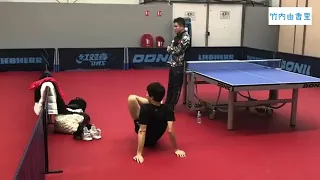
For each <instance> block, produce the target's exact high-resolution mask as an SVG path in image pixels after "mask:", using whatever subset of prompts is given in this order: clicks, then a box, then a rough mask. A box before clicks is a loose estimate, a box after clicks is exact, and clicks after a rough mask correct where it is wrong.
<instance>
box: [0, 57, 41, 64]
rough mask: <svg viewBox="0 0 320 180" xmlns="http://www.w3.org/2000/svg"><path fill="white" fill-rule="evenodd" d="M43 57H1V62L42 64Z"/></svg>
mask: <svg viewBox="0 0 320 180" xmlns="http://www.w3.org/2000/svg"><path fill="white" fill-rule="evenodd" d="M42 63H43V59H42V57H14V58H9V57H5V58H2V57H0V64H42Z"/></svg>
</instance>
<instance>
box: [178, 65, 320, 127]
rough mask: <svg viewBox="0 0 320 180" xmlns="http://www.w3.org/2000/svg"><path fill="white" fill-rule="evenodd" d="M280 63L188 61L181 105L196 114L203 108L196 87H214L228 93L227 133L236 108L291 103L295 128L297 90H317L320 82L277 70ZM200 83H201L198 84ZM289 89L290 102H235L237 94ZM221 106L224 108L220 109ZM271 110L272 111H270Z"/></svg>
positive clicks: (269, 100) (273, 100) (282, 100)
mask: <svg viewBox="0 0 320 180" xmlns="http://www.w3.org/2000/svg"><path fill="white" fill-rule="evenodd" d="M280 63H281V60H280V59H269V60H268V59H266V60H225V61H188V62H187V64H186V79H185V83H184V88H185V91H184V92H185V94H184V102H185V103H186V105H187V106H188V108H189V109H190V110H196V111H199V112H200V110H201V108H203V106H201V105H199V103H200V102H199V101H197V99H196V97H195V88H196V86H197V84H203V83H200V82H204V83H205V84H214V85H217V86H218V87H219V88H220V90H221V89H226V90H228V91H229V95H228V96H229V97H228V103H227V104H225V107H226V108H227V112H228V123H227V124H228V125H227V129H228V130H233V128H234V127H233V124H234V110H235V107H246V108H249V107H257V106H266V107H270V106H269V105H274V104H279V103H291V117H290V125H291V126H295V124H296V114H297V103H298V90H299V89H300V88H319V87H320V78H315V77H311V76H307V75H302V74H297V73H293V72H289V71H284V70H281V69H280ZM198 80H201V81H198ZM280 89H292V97H291V98H290V99H279V98H278V97H276V98H274V99H270V98H269V99H267V100H250V99H248V101H238V100H237V94H239V93H238V92H239V91H248V92H249V91H257V90H259V91H260V90H269V91H276V92H277V91H278V90H280ZM219 105H220V104H218V102H217V103H216V104H215V105H213V106H214V107H211V108H212V110H213V112H215V108H216V107H219ZM221 106H223V105H221ZM271 110H272V109H271Z"/></svg>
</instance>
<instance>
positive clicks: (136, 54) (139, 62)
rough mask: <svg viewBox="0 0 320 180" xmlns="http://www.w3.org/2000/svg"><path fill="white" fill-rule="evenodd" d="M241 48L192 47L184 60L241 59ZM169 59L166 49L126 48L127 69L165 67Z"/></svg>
mask: <svg viewBox="0 0 320 180" xmlns="http://www.w3.org/2000/svg"><path fill="white" fill-rule="evenodd" d="M242 57H243V51H242V47H192V48H190V49H189V50H188V51H187V53H186V57H185V59H186V60H188V61H198V60H199V61H212V60H233V59H242ZM170 59H171V55H170V54H168V52H167V50H166V48H128V61H129V68H133V69H148V68H163V67H167V61H168V60H170Z"/></svg>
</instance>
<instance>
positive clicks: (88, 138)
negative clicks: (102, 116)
mask: <svg viewBox="0 0 320 180" xmlns="http://www.w3.org/2000/svg"><path fill="white" fill-rule="evenodd" d="M81 136H82V140H84V141H91V140H92V136H91V133H90V132H89V130H88V128H87V127H86V126H85V127H83V132H82V135H81Z"/></svg>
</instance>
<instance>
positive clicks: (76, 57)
mask: <svg viewBox="0 0 320 180" xmlns="http://www.w3.org/2000/svg"><path fill="white" fill-rule="evenodd" d="M58 58H59V61H58V62H59V64H58V71H66V70H90V69H91V70H93V69H125V48H59V49H58Z"/></svg>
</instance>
